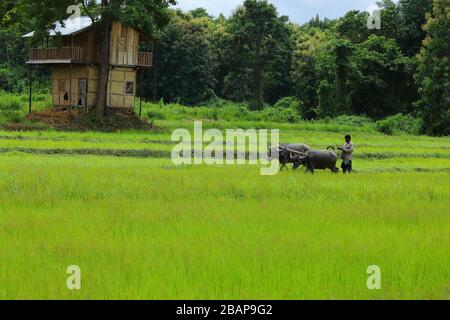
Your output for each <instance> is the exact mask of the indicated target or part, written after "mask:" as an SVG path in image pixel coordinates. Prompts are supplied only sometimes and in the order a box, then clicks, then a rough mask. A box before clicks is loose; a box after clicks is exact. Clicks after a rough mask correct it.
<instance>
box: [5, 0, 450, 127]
mask: <svg viewBox="0 0 450 320" xmlns="http://www.w3.org/2000/svg"><path fill="white" fill-rule="evenodd" d="M74 2H75V3H80V2H83V5H84V9H83V10H84V13H85V14H89V15H91V16H93V17H95V16H97V14H98V13H101V14H102V17H104V19H105V20H106V21H112V20H116V19H118V20H121V21H123V22H125V23H126V24H129V25H132V26H134V27H136V28H138V29H140V30H141V31H144V32H146V33H151V34H155V35H157V37H158V38H159V39H160V40H159V43H158V45H157V47H156V59H155V62H156V65H157V68H156V70H150V71H146V72H144V73H141V75H140V77H141V80H142V81H140V84H139V90H138V92H139V95H140V96H142V97H143V98H146V99H152V98H157V99H161V98H162V99H164V100H165V101H167V102H173V101H179V102H181V103H184V104H188V105H197V104H201V103H203V102H205V101H210V100H211V99H217V98H222V99H229V100H233V101H236V102H244V103H247V104H248V105H249V107H250V108H252V109H261V108H263V107H266V106H267V105H274V104H275V103H276V102H277V101H278V100H280V99H282V98H285V97H290V98H289V99H288V100H283V101H293V99H295V100H297V102H296V103H295V105H297V106H299V107H298V112H299V116H301V117H303V118H306V119H314V118H321V117H327V116H335V115H339V114H354V115H364V116H368V117H371V118H374V119H380V118H383V117H386V116H389V115H394V114H398V113H403V114H412V115H413V116H420V117H422V118H423V120H424V128H423V132H426V133H428V134H443V133H446V134H448V133H449V132H448V131H449V127H450V125H449V119H450V117H449V105H450V101H449V99H450V97H449V96H450V93H449V87H450V80H449V52H450V48H449V43H450V26H449V21H450V19H449V8H450V5H449V1H448V0H400V1H398V2H394V1H392V0H382V1H380V2H379V5H380V7H381V9H382V10H381V29H369V28H368V27H367V19H368V17H369V13H367V12H360V11H350V12H348V13H347V14H345V15H344V16H343V17H341V18H339V19H334V20H329V19H320V17H319V16H316V17H314V18H312V19H311V21H309V22H308V23H306V24H304V25H301V26H300V25H298V24H295V23H292V22H290V21H289V20H288V18H287V17H283V16H280V15H279V14H278V12H277V9H276V8H275V6H274V5H272V4H270V3H268V2H267V1H265V0H245V1H243V4H242V6H240V7H238V8H237V9H236V10H235V11H234V12H233V14H232V15H231V16H230V17H228V18H227V17H224V16H218V17H213V16H211V15H209V14H208V12H207V11H206V10H205V9H203V8H198V9H195V10H193V11H191V12H186V13H183V12H181V11H179V10H175V9H169V8H168V7H169V5H170V4H172V3H174V2H175V1H172V0H158V1H156V0H133V1H129V0H128V1H125V0H111V1H102V3H103V6H99V5H98V4H96V2H95V1H89V0H85V1H74V0H70V1H69V0H62V1H50V0H45V1H32V0H18V1H16V2H2V3H1V4H0V17H1V18H0V26H1V30H0V41H1V43H2V46H0V89H1V90H8V91H21V90H23V88H24V85H25V83H24V82H23V78H24V76H23V74H24V72H26V70H25V68H24V64H23V62H24V61H25V59H26V58H25V57H26V54H27V44H26V42H25V41H24V40H23V39H21V38H20V36H21V35H22V34H23V33H25V32H28V31H30V30H31V29H37V30H38V31H42V32H43V33H45V30H46V29H48V28H49V27H51V23H53V22H55V21H57V20H59V19H63V18H65V17H67V13H66V8H67V6H68V4H73V3H74ZM36 38H38V39H39V37H38V36H37V37H36ZM40 40H41V41H42V38H41V39H40ZM36 73H37V74H36V79H38V80H39V82H40V83H42V84H45V83H48V82H46V81H44V80H45V79H46V78H48V71H45V69H43V70H38V71H37V72H36ZM47 88H48V87H47ZM43 89H45V88H43ZM155 93H156V96H155Z"/></svg>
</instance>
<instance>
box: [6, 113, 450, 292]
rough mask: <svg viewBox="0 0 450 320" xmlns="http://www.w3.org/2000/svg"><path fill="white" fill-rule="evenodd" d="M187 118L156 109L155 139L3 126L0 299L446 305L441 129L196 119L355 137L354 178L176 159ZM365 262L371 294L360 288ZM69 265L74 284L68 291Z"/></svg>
mask: <svg viewBox="0 0 450 320" xmlns="http://www.w3.org/2000/svg"><path fill="white" fill-rule="evenodd" d="M155 108H156V107H155ZM158 108H159V106H158ZM180 108H181V107H180ZM206 109H208V108H206ZM206 109H205V110H206ZM183 110H184V109H183ZM199 110H201V109H199ZM199 110H196V111H195V112H200V111H199ZM208 110H209V109H208ZM185 111H186V110H184V111H183V112H185ZM165 112H166V110H165ZM180 112H181V111H180ZM186 112H191V111H186ZM192 112H194V111H192ZM205 112H206V111H205ZM196 119H203V115H202V114H201V112H200V113H198V114H191V115H189V116H186V115H181V116H179V115H176V114H175V115H173V116H167V117H166V119H159V120H157V121H156V122H155V123H156V124H157V125H158V126H159V127H160V130H155V131H152V132H138V131H129V132H118V133H98V132H84V133H78V132H71V133H68V132H58V131H33V132H7V131H0V256H1V259H0V288H1V289H0V298H13V299H20V298H25V299H29V298H38V299H45V298H57V299H62V298H74V299H83V298H93V299H103V298H118V299H128V298H137V299H145V298H151V299H165V298H171V299H222V298H224V299H279V298H286V299H301V298H314V299H317V298H318V299H329V298H340V299H342V298H360V299H406V298H413V299H417V298H426V299H427V298H431V299H449V298H450V284H449V281H448V279H449V276H450V271H449V268H448V265H449V264H450V256H449V254H448V252H449V247H450V232H449V230H450V205H449V204H450V188H449V185H450V138H431V137H423V136H385V135H382V134H379V133H376V132H375V131H374V130H373V128H371V127H370V126H369V127H358V128H356V127H351V126H348V125H345V124H340V123H325V122H320V123H310V122H305V123H297V124H280V123H275V122H271V121H254V120H251V121H250V120H249V119H239V120H236V119H235V120H223V119H222V120H214V119H207V120H206V121H204V127H205V128H215V127H216V128H220V129H225V128H236V127H241V128H278V129H280V130H281V132H280V133H281V142H304V143H308V144H310V145H311V146H312V147H314V148H326V147H327V146H328V145H337V144H341V143H342V137H343V135H344V134H346V133H352V134H353V136H354V142H355V144H356V151H355V163H354V165H355V169H356V170H357V172H356V173H355V174H354V175H352V176H343V175H341V174H340V175H334V174H331V173H329V172H317V174H315V175H310V174H305V173H304V172H303V170H299V171H296V172H293V171H290V170H289V171H283V172H281V173H280V174H278V175H276V176H270V177H266V176H261V175H260V172H259V166H249V165H244V166H238V165H231V166H230V165H229V166H204V165H202V166H182V167H176V166H174V165H173V164H172V162H171V160H170V158H168V156H169V154H170V151H171V149H172V147H173V145H174V143H173V142H171V141H170V135H171V132H172V130H173V129H175V128H179V127H184V128H187V129H189V130H192V129H193V120H196ZM48 153H51V155H48ZM82 154H91V155H82ZM109 155H115V156H114V157H112V156H109ZM373 264H375V265H379V266H380V267H381V272H382V274H381V281H382V288H381V290H375V291H370V290H368V289H367V287H366V280H367V277H368V275H367V274H366V269H367V267H368V266H369V265H373ZM69 265H79V266H80V267H81V270H82V286H83V288H82V290H81V291H69V290H68V289H67V288H66V279H67V277H68V275H67V274H66V268H67V266H69Z"/></svg>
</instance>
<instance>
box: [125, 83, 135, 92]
mask: <svg viewBox="0 0 450 320" xmlns="http://www.w3.org/2000/svg"><path fill="white" fill-rule="evenodd" d="M125 93H126V94H134V82H133V81H127V82H126V83H125Z"/></svg>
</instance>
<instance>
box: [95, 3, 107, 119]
mask: <svg viewBox="0 0 450 320" xmlns="http://www.w3.org/2000/svg"><path fill="white" fill-rule="evenodd" d="M108 4H109V1H108V0H102V6H104V7H105V6H108ZM110 35H111V22H110V21H102V22H101V25H100V70H99V79H98V88H97V103H96V108H95V111H96V113H98V114H101V115H104V114H105V111H106V94H107V91H108V78H109V42H110Z"/></svg>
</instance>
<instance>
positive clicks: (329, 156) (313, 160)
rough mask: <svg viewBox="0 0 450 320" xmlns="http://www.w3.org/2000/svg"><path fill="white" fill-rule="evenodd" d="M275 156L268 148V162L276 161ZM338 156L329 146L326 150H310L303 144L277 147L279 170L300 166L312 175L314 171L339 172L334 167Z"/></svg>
mask: <svg viewBox="0 0 450 320" xmlns="http://www.w3.org/2000/svg"><path fill="white" fill-rule="evenodd" d="M276 158H277V156H276V154H275V153H274V152H272V149H271V148H269V161H272V160H274V159H276ZM337 160H338V156H337V154H336V151H335V148H334V147H332V146H330V147H328V148H327V150H312V149H311V148H310V147H309V146H308V145H306V144H304V143H296V144H287V143H286V144H280V145H279V146H278V161H279V162H280V170H282V169H284V168H286V167H287V164H289V163H292V164H293V165H292V168H293V169H294V170H295V169H297V168H299V167H300V166H302V165H303V166H305V167H306V170H307V171H310V172H311V173H314V170H324V169H330V170H331V171H332V172H335V173H337V172H339V169H338V168H337V167H336V163H337Z"/></svg>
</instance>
